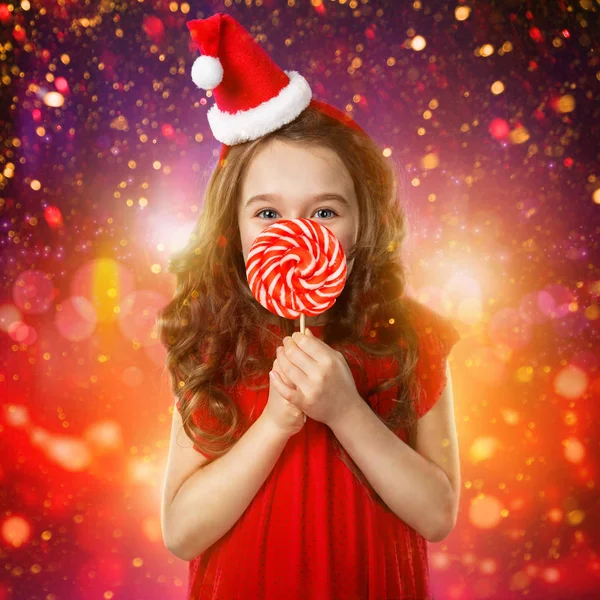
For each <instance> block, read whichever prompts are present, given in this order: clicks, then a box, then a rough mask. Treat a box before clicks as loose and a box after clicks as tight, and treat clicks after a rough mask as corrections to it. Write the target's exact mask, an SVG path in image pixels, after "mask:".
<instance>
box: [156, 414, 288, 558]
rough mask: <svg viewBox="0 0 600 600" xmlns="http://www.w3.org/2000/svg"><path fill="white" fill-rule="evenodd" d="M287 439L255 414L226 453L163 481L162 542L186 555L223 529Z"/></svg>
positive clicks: (243, 506)
mask: <svg viewBox="0 0 600 600" xmlns="http://www.w3.org/2000/svg"><path fill="white" fill-rule="evenodd" d="M176 415H179V413H178V411H177V410H176V411H175V414H174V427H173V431H174V432H175V433H172V436H176V434H177V433H178V432H179V431H180V430H181V427H179V428H177V427H176V424H177V421H178V422H179V424H180V425H181V417H180V416H176ZM183 437H185V438H186V440H188V447H187V448H184V450H183V451H185V452H189V453H193V454H195V455H196V456H198V452H196V450H194V449H193V447H191V440H189V438H187V436H185V435H184V436H183ZM288 439H289V438H288V437H286V436H285V434H282V433H281V432H280V431H279V430H278V429H276V427H275V426H274V425H273V423H272V422H271V421H270V420H267V419H265V418H263V417H262V416H260V417H259V418H258V419H257V420H256V421H255V422H254V423H253V424H252V425H251V426H250V427H249V428H248V430H247V431H246V433H244V435H242V437H241V438H240V439H239V440H238V441H237V442H236V443H235V444H234V445H233V446H232V448H231V449H230V450H229V451H228V452H227V453H226V454H224V455H223V456H220V457H219V458H217V459H216V460H214V461H213V462H210V463H208V464H205V466H202V467H201V468H197V469H195V470H194V471H193V472H192V473H191V475H189V476H187V477H186V479H185V480H184V481H183V483H182V484H181V485H180V486H179V487H178V488H177V489H173V488H175V486H170V487H171V490H169V491H167V487H165V497H164V499H163V516H162V521H163V524H162V529H163V536H164V541H165V545H166V546H167V548H168V549H169V550H170V551H171V552H172V553H173V554H174V555H175V556H177V557H178V558H181V559H182V560H188V561H189V560H192V559H193V558H194V557H196V556H198V554H200V553H201V552H203V551H204V550H205V549H207V548H208V547H209V546H211V545H212V544H214V543H215V542H216V541H217V540H219V539H220V538H221V537H222V536H223V535H225V533H227V531H229V529H231V527H232V526H233V525H234V524H235V523H236V522H237V521H238V519H239V518H240V516H241V515H242V513H243V512H244V511H245V510H246V508H247V507H248V505H249V504H250V502H251V500H252V499H253V498H254V496H255V495H256V493H257V492H258V490H259V489H260V487H261V486H262V484H263V483H264V481H265V480H266V478H267V476H268V475H269V473H270V472H271V470H272V469H273V467H274V465H275V463H276V462H277V459H278V458H279V456H280V454H281V452H282V451H283V449H284V447H285V445H286V443H287V441H288ZM173 446H174V445H173V443H172V444H171V447H173ZM179 447H180V446H179ZM180 448H181V447H180ZM177 452H181V450H178V451H177ZM170 460H171V455H170ZM173 460H174V462H175V463H176V462H177V459H176V458H174V459H173ZM204 462H206V459H204ZM167 471H169V467H167Z"/></svg>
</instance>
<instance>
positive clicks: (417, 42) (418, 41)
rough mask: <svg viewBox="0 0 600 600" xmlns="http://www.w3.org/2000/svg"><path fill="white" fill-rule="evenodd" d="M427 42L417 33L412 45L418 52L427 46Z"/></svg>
mask: <svg viewBox="0 0 600 600" xmlns="http://www.w3.org/2000/svg"><path fill="white" fill-rule="evenodd" d="M426 45H427V42H426V41H425V38H424V37H423V36H422V35H415V37H414V38H413V39H412V40H411V41H410V47H411V48H412V49H413V50H416V51H417V52H420V51H421V50H423V49H424V48H425V46H426Z"/></svg>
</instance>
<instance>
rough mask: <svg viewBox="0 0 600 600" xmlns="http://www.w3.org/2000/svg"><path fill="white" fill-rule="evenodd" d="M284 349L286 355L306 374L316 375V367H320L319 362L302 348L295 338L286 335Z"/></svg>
mask: <svg viewBox="0 0 600 600" xmlns="http://www.w3.org/2000/svg"><path fill="white" fill-rule="evenodd" d="M283 349H284V350H285V355H286V357H287V358H288V359H289V360H290V361H291V362H292V363H294V365H296V366H297V367H298V368H299V369H300V370H302V371H304V374H305V375H307V376H309V375H311V374H313V375H314V371H315V368H316V367H318V364H317V362H316V361H315V360H314V358H313V357H312V356H310V354H307V353H306V352H305V351H304V350H302V348H300V346H298V344H296V342H295V341H294V339H293V338H290V337H285V338H284V339H283Z"/></svg>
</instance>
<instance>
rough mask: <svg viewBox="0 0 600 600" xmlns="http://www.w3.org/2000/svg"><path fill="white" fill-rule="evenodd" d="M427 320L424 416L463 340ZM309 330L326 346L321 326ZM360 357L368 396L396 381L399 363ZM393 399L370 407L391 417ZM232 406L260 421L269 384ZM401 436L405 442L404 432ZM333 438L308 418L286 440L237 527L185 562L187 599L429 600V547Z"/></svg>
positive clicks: (380, 398) (357, 374)
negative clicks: (371, 488) (380, 498)
mask: <svg viewBox="0 0 600 600" xmlns="http://www.w3.org/2000/svg"><path fill="white" fill-rule="evenodd" d="M422 314H423V317H424V318H423V319H422V320H421V321H420V322H419V323H417V322H415V325H416V327H417V331H418V333H419V352H420V355H419V356H420V359H419V362H418V367H417V373H418V374H419V376H420V378H421V381H422V385H423V389H424V392H423V394H424V395H423V397H422V405H421V407H420V410H418V414H419V416H422V415H424V414H425V413H426V412H427V411H428V410H429V409H430V408H431V407H432V406H433V404H435V402H436V401H437V400H438V399H439V397H440V395H441V392H442V390H443V388H444V386H445V383H446V374H445V371H444V369H443V366H444V360H443V359H445V357H446V355H447V354H448V352H449V351H450V349H451V348H452V346H453V345H454V344H455V343H456V342H457V341H458V340H459V339H460V336H459V334H458V332H457V330H456V329H455V328H454V326H453V325H452V324H451V323H450V321H448V320H447V319H445V318H444V317H441V315H438V313H433V312H430V311H429V310H427V311H423V312H422ZM310 329H311V331H312V332H313V333H314V334H315V335H316V336H317V337H319V338H322V330H323V327H322V326H320V327H310ZM274 330H277V329H274ZM354 349H355V350H357V349H356V348H354ZM364 358H365V368H364V369H356V368H355V367H352V365H351V370H352V373H353V375H354V379H355V383H356V386H357V390H358V391H359V393H360V395H361V396H362V397H363V398H365V396H366V391H367V389H368V388H367V386H369V387H371V386H373V385H374V384H375V380H376V379H379V378H384V379H388V378H390V377H392V376H393V369H392V362H393V363H394V364H396V363H395V361H393V359H389V360H387V359H386V360H382V359H377V358H376V357H374V358H368V357H367V356H366V355H365V356H364ZM394 397H396V394H394V388H391V389H390V390H387V391H385V392H382V393H381V394H379V395H373V396H371V398H370V399H369V404H370V406H371V408H372V409H373V410H374V411H376V412H377V413H378V414H385V413H386V411H389V409H390V399H393V398H394ZM235 398H236V399H237V401H238V402H239V403H240V406H241V408H242V410H243V411H244V412H245V413H246V414H249V413H250V411H251V409H252V407H253V406H255V410H254V415H253V420H254V419H256V418H257V417H258V415H260V413H261V412H262V410H263V409H264V407H265V404H266V402H267V398H268V385H267V386H266V387H265V388H264V389H262V390H259V391H249V390H247V389H245V388H243V389H241V388H238V389H237V390H235ZM194 418H195V419H196V418H197V417H196V416H195V417H194ZM397 435H398V436H399V437H400V438H401V439H403V440H404V441H406V439H407V436H406V432H405V431H404V430H401V431H400V432H397ZM332 436H333V432H332V431H331V429H330V428H329V427H328V426H326V425H324V424H323V423H320V422H318V421H315V420H313V419H310V418H309V419H308V420H307V422H306V424H305V426H304V427H303V429H302V430H301V431H300V432H299V433H297V434H296V435H294V436H292V437H291V438H290V439H289V441H288V443H287V444H286V446H285V448H284V450H283V452H282V454H281V455H280V457H279V459H278V460H277V462H276V464H275V466H274V467H273V470H272V471H271V473H270V474H269V475H268V477H267V479H266V480H265V482H264V484H263V485H262V486H261V488H260V489H259V491H258V493H257V494H256V496H255V497H254V498H253V499H252V501H251V502H250V504H249V506H248V507H247V508H246V510H245V511H244V513H243V514H242V515H241V517H240V518H239V520H238V521H237V522H236V523H235V525H234V526H233V527H232V528H231V529H230V530H229V531H228V532H227V533H226V534H225V535H224V536H223V537H222V538H220V539H219V540H217V542H215V543H214V544H213V545H212V546H211V547H210V548H208V549H207V550H205V551H204V552H203V553H201V554H200V555H199V556H197V557H196V558H194V559H193V560H192V561H190V562H189V573H188V577H189V579H188V596H187V598H188V600H198V599H199V600H234V599H235V600H238V599H239V600H400V599H402V600H407V599H409V598H410V599H419V600H422V599H429V598H431V591H430V585H429V566H428V548H427V540H425V538H423V537H422V536H421V535H420V534H419V533H418V532H417V531H416V530H414V529H413V528H412V527H409V526H408V525H407V524H406V523H405V522H404V521H402V520H401V519H399V518H398V517H397V516H396V515H395V514H394V513H393V512H392V511H391V510H389V509H388V508H387V507H385V506H382V505H381V504H379V503H378V502H375V501H374V500H373V499H371V498H370V497H369V495H368V493H367V492H366V490H365V489H364V487H363V486H362V485H361V484H360V483H359V482H358V480H357V479H356V477H355V475H354V474H353V473H352V472H351V471H350V470H349V469H348V467H347V466H346V465H345V464H344V463H343V462H342V460H341V458H340V457H339V455H338V454H337V453H336V451H335V450H334V448H333V446H332V442H331V440H332ZM199 510H201V507H199Z"/></svg>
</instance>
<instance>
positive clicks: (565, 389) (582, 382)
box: [554, 365, 589, 399]
mask: <svg viewBox="0 0 600 600" xmlns="http://www.w3.org/2000/svg"><path fill="white" fill-rule="evenodd" d="M588 383H589V379H588V376H587V374H586V372H585V371H582V370H581V369H580V368H578V367H575V366H574V365H569V366H567V367H565V368H564V369H561V370H560V371H559V372H558V373H557V375H556V377H555V379H554V391H555V392H556V393H557V394H559V395H560V396H562V397H563V398H572V399H574V398H580V397H581V396H582V395H583V394H584V393H585V391H586V389H587V387H588Z"/></svg>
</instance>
